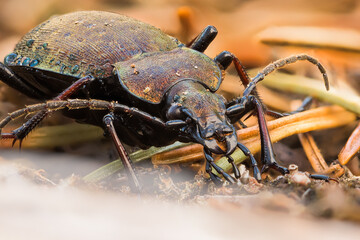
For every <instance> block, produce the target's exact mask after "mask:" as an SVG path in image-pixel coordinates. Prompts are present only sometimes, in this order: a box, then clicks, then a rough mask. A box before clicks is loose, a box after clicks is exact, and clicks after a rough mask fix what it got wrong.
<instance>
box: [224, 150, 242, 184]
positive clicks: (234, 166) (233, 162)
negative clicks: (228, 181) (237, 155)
mask: <svg viewBox="0 0 360 240" xmlns="http://www.w3.org/2000/svg"><path fill="white" fill-rule="evenodd" d="M226 157H227V159H228V162H229V163H230V164H231V166H232V169H233V173H234V176H235V178H236V179H239V178H240V171H239V168H238V167H237V166H236V164H235V161H234V159H233V158H232V157H231V156H230V155H228V156H226Z"/></svg>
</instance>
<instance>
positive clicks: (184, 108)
mask: <svg viewBox="0 0 360 240" xmlns="http://www.w3.org/2000/svg"><path fill="white" fill-rule="evenodd" d="M167 109H168V110H167V115H166V117H167V119H168V120H174V119H182V120H188V121H189V120H190V119H191V122H190V123H189V125H188V126H187V127H186V131H185V132H186V133H188V134H189V135H190V136H191V137H192V138H193V140H195V141H196V142H199V143H201V144H203V145H204V146H205V145H206V144H207V143H208V142H209V141H216V142H226V143H227V145H228V139H229V138H231V139H232V141H233V140H234V138H236V137H234V136H233V135H234V132H235V131H234V128H233V126H232V125H231V124H230V122H229V120H228V118H227V117H226V115H225V111H226V108H225V103H224V99H223V97H221V96H220V95H217V94H216V93H213V92H211V91H210V90H209V89H208V88H206V86H204V85H203V84H202V83H200V82H197V81H194V80H191V79H187V80H184V81H181V82H179V83H177V84H176V85H174V86H173V87H172V88H171V89H170V90H169V92H168V94H167ZM235 140H236V139H235ZM213 144H214V142H213ZM216 145H218V144H216Z"/></svg>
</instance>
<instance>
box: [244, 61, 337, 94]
mask: <svg viewBox="0 0 360 240" xmlns="http://www.w3.org/2000/svg"><path fill="white" fill-rule="evenodd" d="M297 61H309V62H310V63H312V64H314V65H316V66H317V67H318V69H319V71H320V72H321V74H322V76H323V79H324V83H325V87H326V90H329V88H330V85H329V79H328V76H327V73H326V70H325V68H324V66H323V65H322V64H321V63H320V62H319V61H318V60H317V59H315V58H313V57H311V56H310V55H307V54H298V55H293V56H290V57H286V58H282V59H279V60H277V61H275V62H273V63H270V64H269V65H267V66H266V67H264V69H263V70H261V71H260V72H259V73H258V74H257V75H256V76H255V77H254V78H253V79H252V80H251V82H250V83H249V85H248V87H247V88H246V89H245V91H244V96H248V95H250V94H251V92H252V91H253V90H254V88H255V86H256V84H257V83H258V82H260V81H262V80H263V79H264V78H265V76H267V75H269V74H270V73H272V72H273V71H275V70H277V69H280V68H283V67H285V66H286V65H288V64H291V63H295V62H297Z"/></svg>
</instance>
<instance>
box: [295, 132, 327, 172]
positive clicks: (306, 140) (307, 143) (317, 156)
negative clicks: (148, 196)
mask: <svg viewBox="0 0 360 240" xmlns="http://www.w3.org/2000/svg"><path fill="white" fill-rule="evenodd" d="M298 137H299V139H300V142H301V144H302V146H303V149H304V151H305V154H306V156H307V158H308V159H309V162H310V164H311V166H312V168H313V169H314V171H315V172H324V171H325V170H326V169H328V168H329V167H328V165H327V164H326V162H325V160H324V158H323V156H322V155H321V153H320V150H319V148H318V147H317V145H316V143H315V140H314V138H313V137H312V135H311V134H310V133H301V134H298Z"/></svg>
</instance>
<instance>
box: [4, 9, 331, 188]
mask: <svg viewBox="0 0 360 240" xmlns="http://www.w3.org/2000/svg"><path fill="white" fill-rule="evenodd" d="M216 35H217V30H216V28H215V27H214V26H207V27H206V28H205V29H204V30H203V31H202V32H201V33H200V34H199V35H198V36H197V37H196V38H194V40H193V41H191V42H190V43H188V44H183V43H181V42H180V41H179V40H177V39H176V38H174V37H172V36H169V35H167V34H165V33H164V32H162V31H161V30H159V29H158V28H156V27H153V26H151V25H149V24H146V23H143V22H141V21H138V20H135V19H133V18H130V17H127V16H123V15H119V14H115V13H109V12H101V11H84V12H74V13H69V14H65V15H60V16H56V17H53V18H50V19H49V20H47V21H45V22H43V23H41V24H40V25H38V26H37V27H35V28H34V29H32V30H31V31H30V32H28V33H27V34H25V35H24V36H23V37H22V39H21V40H20V41H19V42H18V43H17V45H16V47H15V49H14V51H13V52H12V53H10V54H8V55H7V56H6V57H5V59H4V63H0V79H1V80H2V81H3V82H4V83H6V84H7V85H9V86H10V87H13V88H15V89H17V90H18V91H20V92H21V93H23V94H25V95H27V96H29V97H32V98H35V99H38V100H40V101H43V103H40V104H36V105H31V106H28V107H26V108H24V109H20V110H18V111H15V112H13V113H10V114H9V115H8V117H6V118H5V119H3V120H2V121H1V122H0V129H2V128H3V127H4V126H5V125H6V124H7V123H8V122H10V121H11V120H12V119H15V118H18V117H20V116H23V115H25V114H29V113H35V114H34V116H32V118H30V119H29V120H28V121H27V122H26V123H25V124H23V125H22V126H21V127H19V128H18V129H16V130H14V131H12V132H11V133H2V134H1V137H2V138H11V139H13V141H14V142H15V141H17V140H19V141H20V143H21V141H22V140H23V139H24V137H25V136H26V135H27V134H28V133H29V132H30V131H31V130H33V129H34V128H35V127H36V126H37V125H38V124H39V123H40V122H41V121H42V120H43V119H44V118H45V117H46V116H47V115H48V114H49V113H50V112H52V111H55V110H60V109H65V110H64V114H65V115H66V116H69V117H71V118H74V119H76V120H77V121H79V122H83V123H90V124H94V125H98V126H101V127H102V128H104V130H105V131H106V132H107V133H108V134H109V135H110V136H111V138H112V140H113V141H114V143H115V146H116V149H117V151H118V153H119V155H120V158H121V159H122V161H123V164H124V166H125V168H126V170H127V173H128V174H129V179H131V185H132V187H133V189H134V190H135V191H140V189H141V184H140V182H139V180H138V178H137V176H136V173H135V171H134V169H133V167H132V166H131V161H130V159H129V157H128V155H127V153H126V151H125V149H124V147H123V145H122V144H123V143H125V144H128V145H131V146H139V147H141V148H148V147H149V146H164V145H168V144H171V143H173V142H174V141H182V142H196V143H200V144H201V145H202V146H203V147H204V154H205V158H206V172H207V173H208V174H209V175H210V178H211V179H212V180H213V181H214V182H215V183H221V181H222V180H221V178H220V177H219V176H218V175H217V174H214V173H213V172H212V169H213V168H214V169H215V170H216V171H217V172H218V173H219V174H220V175H222V176H223V177H224V178H225V179H226V180H227V181H228V182H230V183H234V182H235V179H234V178H233V177H232V176H231V175H229V174H228V173H226V172H225V171H223V169H221V168H220V167H219V166H218V165H216V163H215V161H214V159H213V154H220V155H225V156H228V159H229V162H230V163H231V164H232V166H233V171H234V175H235V177H236V178H239V171H238V169H237V167H236V165H235V163H234V161H233V159H232V158H231V157H230V154H231V153H233V152H234V150H235V149H236V148H239V149H241V150H242V151H243V152H244V154H245V155H246V156H248V157H249V158H250V160H251V165H252V168H253V171H254V177H255V178H256V179H257V180H260V179H261V177H260V171H259V169H258V167H257V162H256V160H255V158H254V156H253V155H252V154H251V152H250V151H249V150H248V148H247V147H246V146H244V145H243V144H241V143H240V142H238V140H237V136H236V133H235V128H234V126H233V123H235V122H237V121H239V120H240V119H241V118H242V117H243V116H244V115H245V114H248V113H250V112H253V111H255V112H256V114H257V117H258V123H259V128H260V135H261V146H262V157H261V159H262V163H263V169H262V171H266V170H267V169H268V168H274V169H276V170H278V171H280V172H281V173H283V174H285V173H287V172H288V169H287V168H285V167H282V166H280V165H279V164H278V163H277V162H276V160H275V155H274V151H273V148H272V144H271V141H270V137H269V132H268V130H267V127H266V121H265V118H264V114H265V113H266V111H267V110H266V107H265V106H264V105H263V104H262V102H261V101H260V99H259V98H258V94H257V92H256V84H257V83H258V82H259V81H261V80H263V79H264V77H265V76H266V75H267V74H269V73H271V72H273V71H274V70H276V69H278V68H281V67H284V66H285V65H287V64H289V63H294V62H296V61H299V60H307V61H309V62H311V63H313V64H315V65H316V66H317V67H318V68H319V70H320V72H321V73H322V75H323V78H324V80H325V85H326V87H327V88H328V87H329V85H328V79H327V75H326V71H325V69H324V67H323V66H322V65H321V64H320V63H319V62H318V61H317V60H316V59H315V58H313V57H311V56H309V55H306V54H300V55H294V56H291V57H288V58H284V59H280V60H278V61H276V62H274V63H271V64H269V65H268V66H267V67H265V68H264V69H263V70H262V71H261V72H259V74H258V75H256V76H255V77H254V78H253V79H250V78H249V77H248V75H247V73H246V71H245V70H244V68H243V66H242V64H241V63H240V61H239V59H238V58H237V57H236V56H235V55H233V54H232V53H230V52H228V51H223V52H221V53H220V54H218V55H217V56H216V57H215V58H214V59H212V58H210V57H208V56H207V55H205V54H204V53H203V52H204V51H205V50H206V48H207V47H208V46H209V44H210V43H211V42H212V41H213V40H214V38H215V37H216ZM231 63H233V64H234V66H235V69H236V70H237V73H238V75H239V77H240V80H241V81H242V83H243V84H244V85H245V86H246V88H245V90H244V93H243V96H241V97H238V98H236V99H234V100H232V101H229V102H227V101H226V100H225V99H224V98H223V97H222V96H221V95H219V94H217V93H216V91H217V90H218V89H219V86H220V84H221V82H222V80H223V79H224V75H225V70H226V69H227V68H228V67H229V65H230V64H231ZM221 145H224V146H225V147H224V146H223V147H221Z"/></svg>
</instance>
